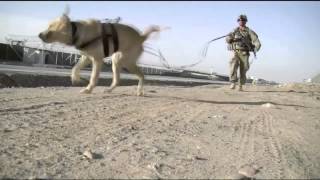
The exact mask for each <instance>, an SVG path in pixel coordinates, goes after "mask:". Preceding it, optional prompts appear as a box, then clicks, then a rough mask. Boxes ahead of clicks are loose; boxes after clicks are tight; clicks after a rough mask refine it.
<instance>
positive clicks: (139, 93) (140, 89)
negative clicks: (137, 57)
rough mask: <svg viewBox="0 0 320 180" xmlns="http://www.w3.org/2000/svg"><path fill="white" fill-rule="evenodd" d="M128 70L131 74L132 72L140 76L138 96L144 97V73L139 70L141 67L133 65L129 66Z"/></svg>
mask: <svg viewBox="0 0 320 180" xmlns="http://www.w3.org/2000/svg"><path fill="white" fill-rule="evenodd" d="M127 68H128V69H129V71H130V72H132V73H134V74H136V75H137V76H138V79H139V83H138V88H137V96H142V95H144V92H143V81H144V75H143V73H142V71H141V70H140V69H139V67H138V66H137V65H136V64H132V65H130V66H128V67H127Z"/></svg>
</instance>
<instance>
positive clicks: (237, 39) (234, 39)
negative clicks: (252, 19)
mask: <svg viewBox="0 0 320 180" xmlns="http://www.w3.org/2000/svg"><path fill="white" fill-rule="evenodd" d="M239 41H241V38H233V39H232V42H239Z"/></svg>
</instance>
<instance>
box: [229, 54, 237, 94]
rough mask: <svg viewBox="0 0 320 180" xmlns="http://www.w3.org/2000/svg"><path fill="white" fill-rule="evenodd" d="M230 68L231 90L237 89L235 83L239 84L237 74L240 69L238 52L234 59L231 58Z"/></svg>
mask: <svg viewBox="0 0 320 180" xmlns="http://www.w3.org/2000/svg"><path fill="white" fill-rule="evenodd" d="M229 66H230V76H229V80H230V83H231V86H230V88H231V89H234V88H235V83H236V82H237V79H238V78H237V74H238V67H239V57H238V55H237V53H236V52H234V54H233V57H232V58H231V60H230V62H229Z"/></svg>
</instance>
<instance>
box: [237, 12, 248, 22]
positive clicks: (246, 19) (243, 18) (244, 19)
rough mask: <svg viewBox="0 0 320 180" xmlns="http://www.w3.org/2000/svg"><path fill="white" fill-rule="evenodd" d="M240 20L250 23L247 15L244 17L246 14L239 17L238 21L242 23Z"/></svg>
mask: <svg viewBox="0 0 320 180" xmlns="http://www.w3.org/2000/svg"><path fill="white" fill-rule="evenodd" d="M240 20H243V21H246V22H247V21H248V18H247V16H246V15H244V14H241V15H240V16H239V17H238V19H237V21H240Z"/></svg>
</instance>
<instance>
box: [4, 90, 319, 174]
mask: <svg viewBox="0 0 320 180" xmlns="http://www.w3.org/2000/svg"><path fill="white" fill-rule="evenodd" d="M80 90H81V87H48V88H4V89H0V137H1V141H0V178H73V179H74V178H117V179H119V178H121V179H127V178H147V179H157V178H166V179H167V178H183V179H186V178H188V179H189V178H192V179H199V178H202V179H204V178H210V179H216V178H233V177H234V175H235V174H237V172H238V170H239V169H241V167H243V166H246V165H247V166H250V167H253V168H255V169H257V172H256V173H255V174H254V175H253V177H254V178H264V179H270V178H272V179H276V178H282V179H283V178H294V179H302V178H303V179H306V178H319V177H320V153H319V152H320V86H319V85H314V84H310V85H308V84H286V85H280V86H251V85H250V86H246V87H245V92H238V91H232V90H229V89H228V86H226V85H204V86H195V87H182V86H150V85H149V86H145V94H146V95H145V96H144V97H137V96H135V92H136V86H120V87H118V88H117V89H115V91H114V92H112V93H110V94H109V93H103V90H104V87H102V86H99V87H97V88H96V89H95V90H94V92H93V94H90V95H84V94H79V91H80ZM268 103H269V104H268ZM86 150H90V151H91V152H92V155H93V158H92V159H88V158H84V155H83V153H84V152H85V151H86Z"/></svg>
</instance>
